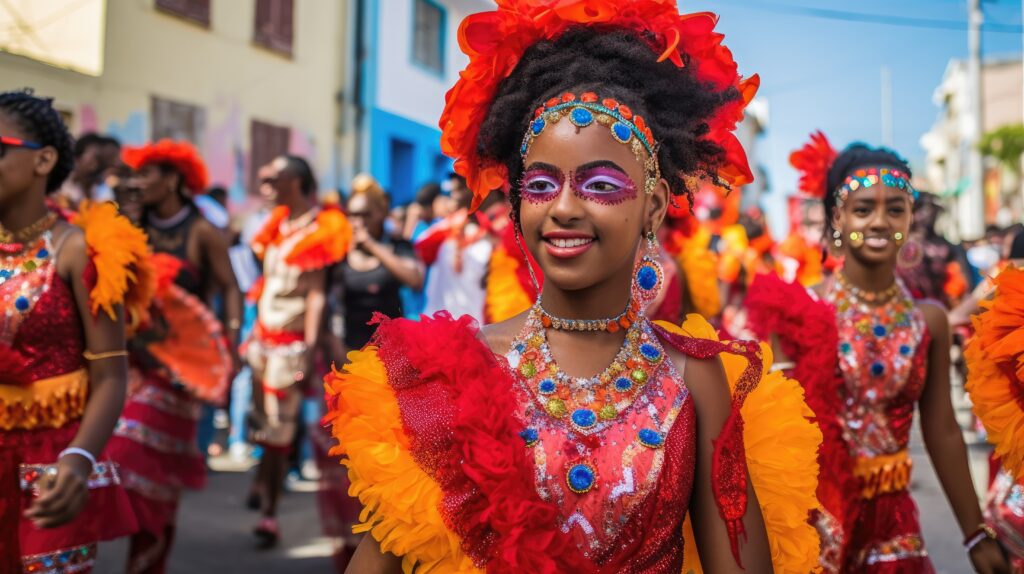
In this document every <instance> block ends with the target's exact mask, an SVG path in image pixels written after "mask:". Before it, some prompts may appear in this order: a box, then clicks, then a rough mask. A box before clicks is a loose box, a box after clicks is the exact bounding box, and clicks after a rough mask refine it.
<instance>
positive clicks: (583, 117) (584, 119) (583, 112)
mask: <svg viewBox="0 0 1024 574" xmlns="http://www.w3.org/2000/svg"><path fill="white" fill-rule="evenodd" d="M569 120H571V121H572V123H574V124H576V125H577V126H579V127H581V128H585V127H587V126H589V125H590V124H592V123H594V114H593V113H591V111H590V110H588V109H587V108H573V109H572V111H571V112H569Z"/></svg>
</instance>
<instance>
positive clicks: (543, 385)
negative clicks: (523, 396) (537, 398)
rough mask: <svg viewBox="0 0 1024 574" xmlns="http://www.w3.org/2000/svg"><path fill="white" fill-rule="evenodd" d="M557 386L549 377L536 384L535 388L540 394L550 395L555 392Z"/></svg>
mask: <svg viewBox="0 0 1024 574" xmlns="http://www.w3.org/2000/svg"><path fill="white" fill-rule="evenodd" d="M557 388H558V386H557V385H556V384H555V381H552V380H551V379H544V380H543V381H541V382H540V384H538V385H537V390H538V391H540V394H542V395H550V394H551V393H553V392H555V390H557Z"/></svg>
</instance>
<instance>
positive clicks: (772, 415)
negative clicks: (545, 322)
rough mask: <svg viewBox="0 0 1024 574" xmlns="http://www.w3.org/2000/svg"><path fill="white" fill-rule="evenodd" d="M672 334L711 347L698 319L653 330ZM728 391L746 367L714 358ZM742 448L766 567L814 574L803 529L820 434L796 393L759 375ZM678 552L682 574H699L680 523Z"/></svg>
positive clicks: (792, 384)
mask: <svg viewBox="0 0 1024 574" xmlns="http://www.w3.org/2000/svg"><path fill="white" fill-rule="evenodd" d="M658 324H659V325H660V326H662V327H664V328H665V329H667V330H669V331H670V332H673V333H681V334H684V335H688V336H690V337H698V338H701V339H712V340H716V341H717V340H718V336H717V334H716V333H715V330H714V328H713V327H712V326H711V325H710V324H709V323H708V322H707V321H706V320H705V319H704V318H703V317H700V316H698V315H689V316H687V318H686V321H685V322H684V323H683V325H682V327H676V326H674V325H672V324H670V323H665V322H659V323H658ZM761 351H762V352H763V353H764V365H765V369H766V371H767V368H768V366H770V365H771V364H772V353H771V349H770V348H769V346H768V345H766V344H764V343H761ZM721 359H722V364H723V365H724V366H725V372H726V377H727V378H728V379H729V386H730V387H731V388H732V387H734V386H735V384H736V379H737V378H738V377H739V375H740V373H742V372H743V369H744V368H745V367H746V361H744V360H743V358H742V357H739V356H736V355H727V354H722V355H721ZM741 413H742V415H743V424H744V427H743V441H744V446H745V448H746V453H747V470H748V472H749V473H750V480H751V482H752V483H753V485H754V492H756V493H757V501H758V503H759V504H760V506H761V514H762V516H763V517H764V522H765V527H766V529H767V532H768V542H769V544H770V546H771V551H772V565H773V566H774V569H775V572H777V573H778V574H806V573H807V572H818V571H820V568H819V566H818V554H819V552H820V550H819V547H820V544H821V540H820V539H819V537H818V533H817V531H816V530H815V529H814V527H813V526H811V524H810V522H809V521H808V518H809V515H810V512H811V511H812V510H814V509H816V508H819V507H820V503H819V502H818V499H817V496H816V495H815V492H817V489H818V471H819V469H818V458H817V453H818V447H819V446H821V441H822V437H821V430H820V429H818V425H817V424H815V423H813V422H811V420H810V419H811V417H812V416H813V415H814V413H813V412H812V411H811V409H810V407H808V406H807V403H806V402H805V401H804V391H803V388H802V387H801V386H800V384H799V383H798V382H797V381H794V380H792V379H787V378H786V377H784V376H783V375H782V374H781V373H771V374H768V373H767V372H765V373H763V374H762V378H761V382H760V384H758V386H757V388H756V389H755V390H754V392H752V393H750V396H748V397H747V400H746V402H745V403H744V404H743V410H742V411H741ZM683 531H684V538H685V541H686V551H685V553H684V556H685V560H686V561H685V563H684V565H683V572H694V573H697V574H699V573H700V572H702V571H703V570H702V569H701V566H700V558H699V557H698V555H697V547H696V545H695V543H694V538H693V528H692V525H691V524H690V518H689V517H687V519H686V523H685V524H684V526H683Z"/></svg>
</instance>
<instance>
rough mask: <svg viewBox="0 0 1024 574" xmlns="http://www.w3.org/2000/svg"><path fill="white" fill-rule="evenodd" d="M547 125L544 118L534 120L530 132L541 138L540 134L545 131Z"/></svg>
mask: <svg viewBox="0 0 1024 574" xmlns="http://www.w3.org/2000/svg"><path fill="white" fill-rule="evenodd" d="M519 125H522V124H519ZM545 125H547V122H545V121H544V118H537V119H535V120H533V123H531V124H530V131H531V132H532V133H533V135H535V136H539V135H540V132H542V131H544V126H545Z"/></svg>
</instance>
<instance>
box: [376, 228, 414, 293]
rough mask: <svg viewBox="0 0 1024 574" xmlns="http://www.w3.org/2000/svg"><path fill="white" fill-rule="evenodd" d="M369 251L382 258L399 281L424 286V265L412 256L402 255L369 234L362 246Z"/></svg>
mask: <svg viewBox="0 0 1024 574" xmlns="http://www.w3.org/2000/svg"><path fill="white" fill-rule="evenodd" d="M361 247H363V248H364V249H365V250H366V252H367V253H369V254H370V255H373V256H374V257H376V258H377V259H380V263H381V265H383V266H384V268H385V269H387V270H388V273H391V274H392V275H394V276H395V277H397V278H398V280H399V281H401V282H402V283H404V284H405V285H407V286H409V287H412V288H413V289H420V288H422V287H423V266H422V265H421V264H420V263H419V261H417V260H416V259H414V258H412V257H402V256H401V255H398V254H397V253H395V252H394V251H393V250H391V249H388V248H387V247H386V246H384V245H383V244H381V243H378V242H377V241H376V240H374V239H373V238H372V237H369V236H367V239H366V241H365V242H364V243H363V244H362V246H361Z"/></svg>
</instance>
